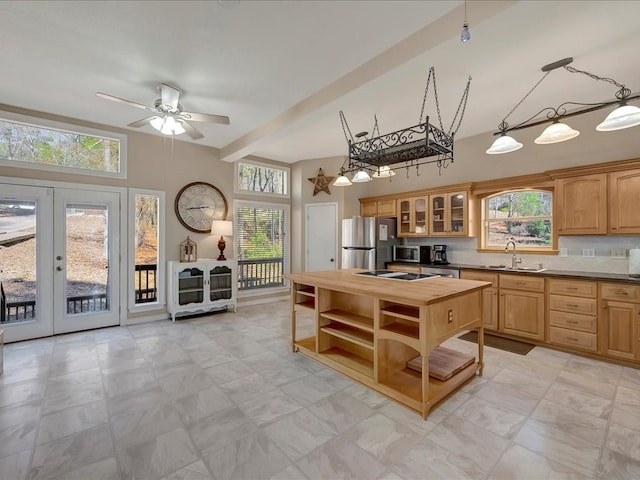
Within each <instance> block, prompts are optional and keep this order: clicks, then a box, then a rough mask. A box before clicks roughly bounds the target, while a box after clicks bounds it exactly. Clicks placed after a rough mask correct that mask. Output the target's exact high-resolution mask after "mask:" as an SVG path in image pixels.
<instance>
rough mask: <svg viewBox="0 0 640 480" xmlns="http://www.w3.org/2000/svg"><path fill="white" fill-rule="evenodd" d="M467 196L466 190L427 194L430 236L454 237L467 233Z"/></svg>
mask: <svg viewBox="0 0 640 480" xmlns="http://www.w3.org/2000/svg"><path fill="white" fill-rule="evenodd" d="M467 198H468V196H467V193H466V192H448V193H441V194H436V195H430V196H429V208H430V212H429V217H430V219H431V231H430V235H431V236H442V237H455V236H466V235H467V234H468V213H467V205H468V202H467Z"/></svg>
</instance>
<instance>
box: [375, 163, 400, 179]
mask: <svg viewBox="0 0 640 480" xmlns="http://www.w3.org/2000/svg"><path fill="white" fill-rule="evenodd" d="M395 174H396V172H394V171H393V170H391V168H389V166H388V165H383V166H381V167H379V168H378V169H377V170H376V171H375V172H373V175H371V176H372V177H373V178H388V177H393V176H394V175H395Z"/></svg>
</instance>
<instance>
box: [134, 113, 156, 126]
mask: <svg viewBox="0 0 640 480" xmlns="http://www.w3.org/2000/svg"><path fill="white" fill-rule="evenodd" d="M156 117H157V115H154V116H152V117H147V118H143V119H142V120H138V121H136V122H131V123H130V124H129V125H127V127H133V128H139V127H144V126H145V125H147V124H148V123H149V122H150V121H151V120H153V119H154V118H156Z"/></svg>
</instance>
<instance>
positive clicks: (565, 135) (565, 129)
mask: <svg viewBox="0 0 640 480" xmlns="http://www.w3.org/2000/svg"><path fill="white" fill-rule="evenodd" d="M578 135H580V132H579V131H578V130H574V129H573V128H571V127H570V126H569V125H567V124H566V123H562V122H558V121H555V122H553V123H552V124H551V125H549V126H548V127H547V128H545V129H544V132H542V134H541V135H540V136H539V137H538V138H536V139H535V140H534V142H535V143H537V144H538V145H549V144H551V143H560V142H566V141H567V140H571V139H572V138H576V137H577V136H578Z"/></svg>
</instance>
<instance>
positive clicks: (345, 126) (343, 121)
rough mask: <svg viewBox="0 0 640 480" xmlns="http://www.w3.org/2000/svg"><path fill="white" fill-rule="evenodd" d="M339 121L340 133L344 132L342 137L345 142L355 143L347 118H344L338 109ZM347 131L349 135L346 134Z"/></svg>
mask: <svg viewBox="0 0 640 480" xmlns="http://www.w3.org/2000/svg"><path fill="white" fill-rule="evenodd" d="M340 123H341V124H342V133H344V139H345V140H346V141H347V143H349V142H351V143H355V141H354V140H353V135H351V129H350V128H349V124H348V123H347V119H346V118H345V116H344V113H342V110H340ZM347 132H349V136H347Z"/></svg>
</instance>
